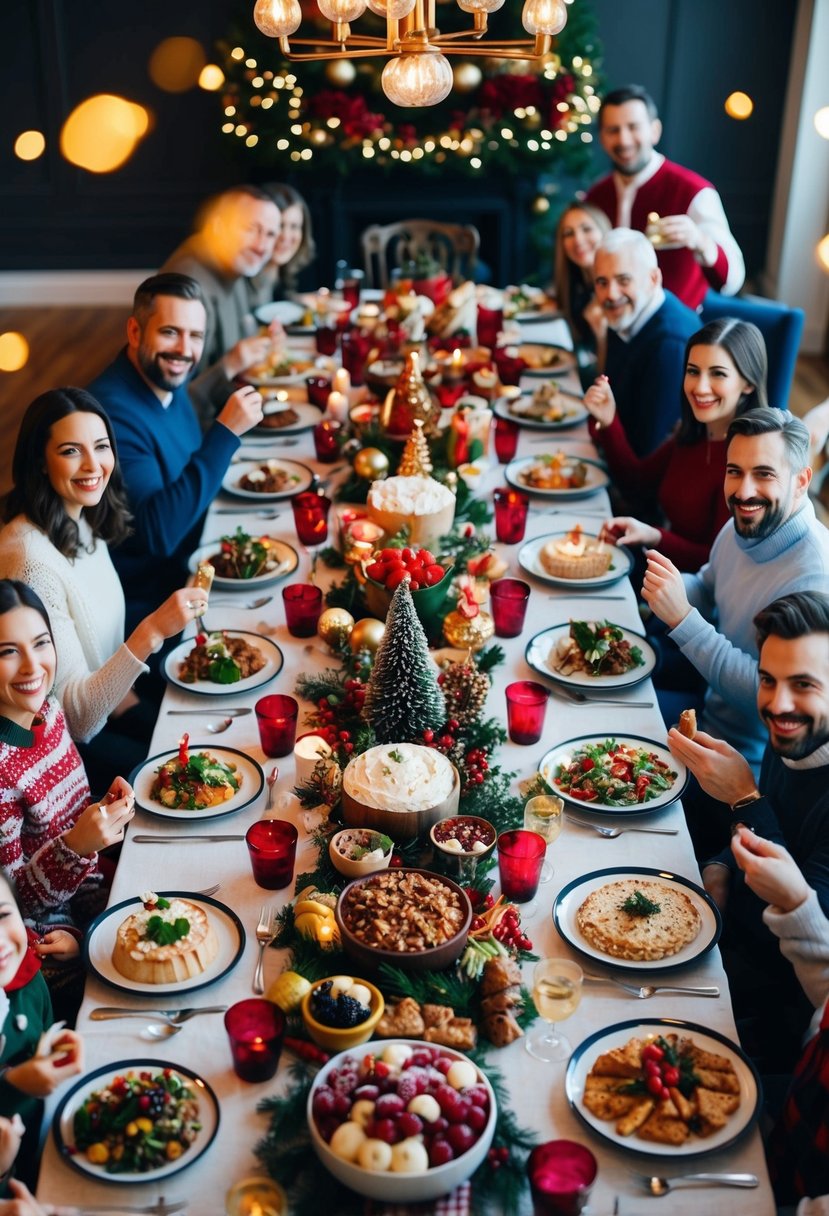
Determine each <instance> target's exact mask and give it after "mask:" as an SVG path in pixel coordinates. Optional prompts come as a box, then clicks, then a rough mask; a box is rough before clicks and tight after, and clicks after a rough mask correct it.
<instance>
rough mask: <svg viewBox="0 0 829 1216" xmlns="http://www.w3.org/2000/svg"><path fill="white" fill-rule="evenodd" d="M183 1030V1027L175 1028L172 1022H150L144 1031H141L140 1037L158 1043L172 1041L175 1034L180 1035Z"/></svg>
mask: <svg viewBox="0 0 829 1216" xmlns="http://www.w3.org/2000/svg"><path fill="white" fill-rule="evenodd" d="M182 1030H184V1027H183V1026H174V1025H173V1024H172V1023H171V1022H150V1023H149V1025H147V1026H145V1027H144V1029H143V1030H142V1031H139V1034H138V1037H139V1039H149V1040H150V1042H156V1043H157V1042H159V1040H161V1039H171V1038H172V1037H173V1035H174V1034H178V1033H179V1032H180V1031H182Z"/></svg>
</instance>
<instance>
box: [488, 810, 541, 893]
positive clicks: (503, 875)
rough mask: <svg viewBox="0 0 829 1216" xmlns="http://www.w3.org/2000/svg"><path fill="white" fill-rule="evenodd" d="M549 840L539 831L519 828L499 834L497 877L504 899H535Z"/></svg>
mask: <svg viewBox="0 0 829 1216" xmlns="http://www.w3.org/2000/svg"><path fill="white" fill-rule="evenodd" d="M546 852H547V842H546V841H545V840H544V838H543V837H542V836H539V835H538V832H527V831H525V830H524V828H516V829H515V831H513V832H502V833H501V835H500V836H499V837H498V876H499V878H500V880H501V892H502V894H503V896H504V898H505V899H508V900H513V901H514V902H515V903H517V904H526V903H529V901H530V900H531V899H534V898H535V893H536V891H537V890H538V884H539V881H540V879H541V867H542V866H543V865H544V854H545V853H546Z"/></svg>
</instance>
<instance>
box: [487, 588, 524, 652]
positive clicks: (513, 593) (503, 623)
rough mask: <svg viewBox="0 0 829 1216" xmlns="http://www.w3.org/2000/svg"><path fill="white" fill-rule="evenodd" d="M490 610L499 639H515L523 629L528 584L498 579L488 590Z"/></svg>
mask: <svg viewBox="0 0 829 1216" xmlns="http://www.w3.org/2000/svg"><path fill="white" fill-rule="evenodd" d="M489 597H490V608H491V609H492V619H493V621H494V622H495V633H496V635H497V636H498V637H499V638H517V637H518V635H519V633H520V632H521V630H522V629H523V628H524V617H525V616H526V615H527V603H528V601H529V598H530V584H529V583H525V582H523V581H522V580H521V579H520V578H499V579H496V580H495V582H494V583H492V584H491V585H490V588H489Z"/></svg>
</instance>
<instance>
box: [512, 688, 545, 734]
mask: <svg viewBox="0 0 829 1216" xmlns="http://www.w3.org/2000/svg"><path fill="white" fill-rule="evenodd" d="M506 692H507V731H508V733H509V737H510V739H512V741H513V743H524V744H527V743H537V742H538V740H539V739H540V738H541V732H542V730H543V729H544V715H545V714H546V712H547V699H548V697H549V695H550V694H549V693H548V691H547V689H546V688H545V687H544V685H543V684H537V683H536V681H535V680H516V682H515V683H514V684H508V685H507V690H506Z"/></svg>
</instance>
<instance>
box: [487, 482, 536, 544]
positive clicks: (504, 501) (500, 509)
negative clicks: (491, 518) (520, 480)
mask: <svg viewBox="0 0 829 1216" xmlns="http://www.w3.org/2000/svg"><path fill="white" fill-rule="evenodd" d="M492 501H493V503H494V504H495V535H496V537H497V538H498V540H499V541H501V543H502V544H504V545H516V544H518V542H519V541H520V540H523V539H524V532H525V530H526V527H527V512H528V511H529V509H530V500H529V498H527V496H526V494H519V492H518V491H517V490H508V489H506V488H505V487H500V488H499V489H497V490H495V491H493V494H492Z"/></svg>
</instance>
